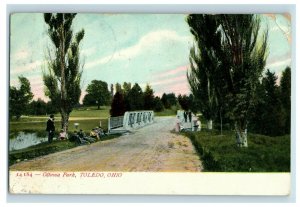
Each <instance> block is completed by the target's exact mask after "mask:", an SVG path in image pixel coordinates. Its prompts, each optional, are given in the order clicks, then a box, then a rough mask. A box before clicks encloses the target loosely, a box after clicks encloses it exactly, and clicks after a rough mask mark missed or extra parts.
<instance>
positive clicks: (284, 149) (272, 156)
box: [185, 131, 290, 172]
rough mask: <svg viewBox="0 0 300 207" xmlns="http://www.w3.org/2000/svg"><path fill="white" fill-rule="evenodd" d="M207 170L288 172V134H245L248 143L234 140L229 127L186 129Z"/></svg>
mask: <svg viewBox="0 0 300 207" xmlns="http://www.w3.org/2000/svg"><path fill="white" fill-rule="evenodd" d="M185 134H186V135H187V136H188V137H190V139H191V141H192V143H193V144H194V146H195V148H196V149H197V152H198V154H199V156H200V158H201V160H202V163H203V165H204V171H207V172H290V136H289V135H285V136H279V137H268V136H263V135H257V134H249V135H248V147H247V148H239V147H237V146H236V144H235V135H234V132H232V131H225V132H224V133H223V135H222V136H221V135H220V133H219V132H216V131H213V132H208V131H201V132H197V133H191V132H185Z"/></svg>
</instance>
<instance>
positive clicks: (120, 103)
mask: <svg viewBox="0 0 300 207" xmlns="http://www.w3.org/2000/svg"><path fill="white" fill-rule="evenodd" d="M125 111H126V109H125V103H124V97H123V94H122V93H121V92H119V91H117V92H116V93H115V95H114V98H113V100H112V103H111V109H110V111H109V112H110V115H111V116H112V117H114V116H123V115H124V113H125Z"/></svg>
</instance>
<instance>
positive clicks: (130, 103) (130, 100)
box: [125, 83, 144, 111]
mask: <svg viewBox="0 0 300 207" xmlns="http://www.w3.org/2000/svg"><path fill="white" fill-rule="evenodd" d="M125 102H126V103H125V105H126V107H127V108H126V110H127V111H136V110H142V109H144V96H143V91H142V88H141V87H140V86H139V85H138V84H137V83H135V84H134V86H133V87H132V88H131V90H130V91H129V92H128V94H127V96H125Z"/></svg>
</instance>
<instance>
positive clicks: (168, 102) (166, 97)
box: [161, 93, 177, 109]
mask: <svg viewBox="0 0 300 207" xmlns="http://www.w3.org/2000/svg"><path fill="white" fill-rule="evenodd" d="M161 101H162V102H163V105H164V107H165V108H166V109H169V108H171V106H174V105H176V104H177V98H176V96H175V94H174V93H168V94H166V93H163V95H162V97H161Z"/></svg>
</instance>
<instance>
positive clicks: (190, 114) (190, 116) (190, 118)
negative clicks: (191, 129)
mask: <svg viewBox="0 0 300 207" xmlns="http://www.w3.org/2000/svg"><path fill="white" fill-rule="evenodd" d="M188 115H189V121H190V122H192V112H191V111H189V113H188Z"/></svg>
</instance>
